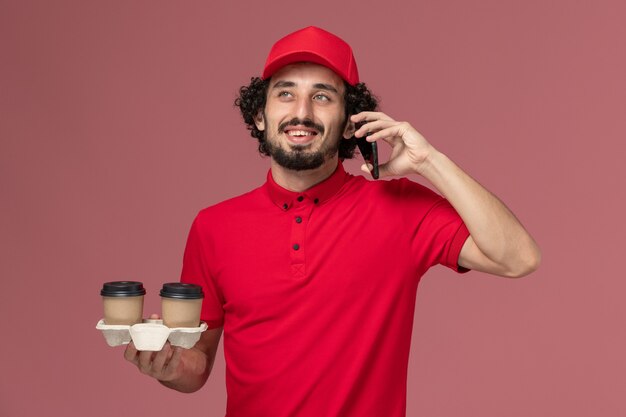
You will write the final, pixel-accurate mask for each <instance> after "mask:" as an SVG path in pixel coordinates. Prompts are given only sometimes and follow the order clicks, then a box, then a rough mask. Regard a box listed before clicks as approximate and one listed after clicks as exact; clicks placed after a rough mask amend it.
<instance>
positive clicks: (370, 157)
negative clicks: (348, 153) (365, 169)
mask: <svg viewBox="0 0 626 417" xmlns="http://www.w3.org/2000/svg"><path fill="white" fill-rule="evenodd" d="M366 137H367V136H363V137H362V138H357V140H356V144H357V146H358V147H359V151H361V155H363V159H365V162H367V163H368V164H370V165H372V166H373V168H372V171H371V174H372V177H373V178H374V179H375V180H377V179H378V144H377V143H376V142H368V141H367V140H365V138H366Z"/></svg>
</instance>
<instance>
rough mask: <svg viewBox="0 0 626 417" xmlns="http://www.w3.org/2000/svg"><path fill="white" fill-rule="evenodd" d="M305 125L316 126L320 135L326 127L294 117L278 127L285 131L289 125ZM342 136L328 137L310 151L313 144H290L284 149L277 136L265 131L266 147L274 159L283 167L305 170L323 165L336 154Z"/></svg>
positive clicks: (279, 130)
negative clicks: (317, 147)
mask: <svg viewBox="0 0 626 417" xmlns="http://www.w3.org/2000/svg"><path fill="white" fill-rule="evenodd" d="M297 125H303V126H306V127H310V128H314V129H315V130H317V132H318V134H319V135H323V134H324V127H323V126H321V125H318V124H315V123H313V122H312V121H310V120H305V121H300V120H297V119H293V120H291V121H289V122H287V123H283V124H281V125H280V126H279V127H278V132H284V129H285V127H287V126H297ZM278 134H279V133H277V134H276V136H278ZM340 139H341V138H327V140H326V141H325V142H323V143H322V145H321V146H320V148H319V149H318V150H315V151H310V150H309V148H310V147H311V146H312V144H305V145H298V144H288V145H287V146H289V150H285V149H283V148H282V147H281V146H280V144H279V142H278V140H277V139H276V138H275V137H270V138H268V135H267V130H266V131H265V149H266V150H267V151H268V153H269V154H270V156H271V157H272V159H273V160H274V161H275V162H276V163H277V164H278V165H280V166H281V167H283V168H287V169H290V170H292V171H304V170H308V169H316V168H319V167H321V166H322V164H323V163H324V162H326V160H327V159H328V158H332V157H333V156H335V155H336V154H337V152H338V150H339V140H340Z"/></svg>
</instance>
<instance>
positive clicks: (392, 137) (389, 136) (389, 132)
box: [366, 125, 402, 146]
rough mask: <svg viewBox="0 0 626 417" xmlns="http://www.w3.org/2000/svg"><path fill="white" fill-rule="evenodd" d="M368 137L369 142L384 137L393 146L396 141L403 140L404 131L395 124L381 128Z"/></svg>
mask: <svg viewBox="0 0 626 417" xmlns="http://www.w3.org/2000/svg"><path fill="white" fill-rule="evenodd" d="M366 139H367V141H368V142H375V141H377V140H381V139H382V140H384V141H385V142H387V143H388V144H390V145H391V146H393V145H395V144H396V143H398V142H401V141H402V132H401V131H400V129H399V128H398V126H397V125H393V126H391V127H387V128H385V129H381V130H379V131H377V132H374V133H372V134H371V135H369V136H368V137H367V138H366Z"/></svg>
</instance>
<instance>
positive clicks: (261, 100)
mask: <svg viewBox="0 0 626 417" xmlns="http://www.w3.org/2000/svg"><path fill="white" fill-rule="evenodd" d="M344 85H345V92H344V110H345V117H346V118H347V117H349V116H350V115H353V114H357V113H360V112H362V111H374V110H376V109H377V108H378V99H377V98H376V96H374V94H372V92H371V91H370V90H369V89H368V88H367V86H366V85H365V83H358V84H356V85H355V86H352V85H350V84H348V83H347V82H345V81H344ZM268 86H269V80H263V79H261V78H258V77H252V78H251V79H250V84H249V85H244V86H243V87H241V88H240V89H239V97H237V99H236V100H235V106H237V107H239V110H240V111H241V115H242V116H243V121H244V122H245V124H246V127H247V129H248V130H249V131H250V136H252V137H253V138H256V139H257V140H258V141H259V152H260V153H261V154H262V155H267V156H269V151H268V149H267V145H266V141H265V133H264V132H263V131H261V130H259V129H257V127H256V124H255V123H254V118H255V116H256V115H258V114H259V112H260V111H262V110H263V109H264V108H265V103H266V99H267V89H268ZM355 148H356V138H355V137H354V136H352V137H351V138H350V139H348V140H341V141H339V158H340V159H351V158H353V157H354V149H355Z"/></svg>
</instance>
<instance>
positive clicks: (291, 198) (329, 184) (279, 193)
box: [264, 162, 349, 210]
mask: <svg viewBox="0 0 626 417" xmlns="http://www.w3.org/2000/svg"><path fill="white" fill-rule="evenodd" d="M348 177H349V174H347V173H346V171H345V170H344V169H343V165H342V164H341V162H339V163H338V164H337V169H335V172H333V173H332V174H331V176H330V177H328V178H326V179H325V180H324V181H322V182H320V183H319V184H315V185H314V186H313V187H311V188H309V189H308V190H305V191H303V192H295V191H289V190H287V189H285V188H283V187H281V186H280V185H278V184H276V181H274V178H273V177H272V170H271V169H270V170H269V171H268V173H267V181H266V182H265V185H264V188H265V189H266V190H267V193H268V195H269V197H270V199H271V200H272V202H273V203H274V204H276V205H277V206H278V207H280V208H281V210H288V209H289V208H290V207H291V206H292V205H293V204H294V202H295V201H303V200H305V199H307V200H310V201H312V202H313V203H314V204H322V203H324V202H325V201H326V200H328V199H329V198H331V197H332V196H333V195H335V194H336V193H337V191H339V189H340V188H341V187H342V186H343V184H344V183H345V182H346V180H347V179H348Z"/></svg>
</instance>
